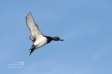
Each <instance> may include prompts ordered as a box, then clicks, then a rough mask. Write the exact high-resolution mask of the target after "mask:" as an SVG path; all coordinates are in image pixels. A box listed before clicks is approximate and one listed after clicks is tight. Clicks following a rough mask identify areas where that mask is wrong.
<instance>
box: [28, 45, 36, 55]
mask: <svg viewBox="0 0 112 74" xmlns="http://www.w3.org/2000/svg"><path fill="white" fill-rule="evenodd" d="M34 50H35V45H34V44H33V45H32V47H31V48H30V54H29V55H31V53H32V52H33V51H34Z"/></svg>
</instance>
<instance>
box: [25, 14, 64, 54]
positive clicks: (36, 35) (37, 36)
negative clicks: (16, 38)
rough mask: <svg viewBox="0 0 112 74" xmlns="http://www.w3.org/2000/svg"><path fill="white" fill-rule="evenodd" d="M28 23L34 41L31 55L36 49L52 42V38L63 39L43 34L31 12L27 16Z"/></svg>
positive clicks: (31, 38)
mask: <svg viewBox="0 0 112 74" xmlns="http://www.w3.org/2000/svg"><path fill="white" fill-rule="evenodd" d="M26 24H27V26H28V28H29V29H30V32H31V36H30V40H32V41H33V45H32V47H31V49H30V50H31V51H30V55H31V53H32V52H33V51H34V50H35V49H38V48H40V47H42V46H44V45H46V44H47V43H50V42H51V41H52V40H55V41H63V40H62V39H60V38H59V37H50V36H45V35H43V34H42V33H41V31H40V30H39V28H38V25H37V24H36V23H35V21H34V19H33V16H32V14H31V12H30V13H29V14H28V15H27V17H26Z"/></svg>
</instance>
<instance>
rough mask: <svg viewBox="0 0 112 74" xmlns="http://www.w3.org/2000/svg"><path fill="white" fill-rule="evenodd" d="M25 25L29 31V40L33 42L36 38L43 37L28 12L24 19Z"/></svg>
mask: <svg viewBox="0 0 112 74" xmlns="http://www.w3.org/2000/svg"><path fill="white" fill-rule="evenodd" d="M26 24H27V26H28V28H29V30H30V33H31V36H30V39H31V40H32V41H33V42H34V41H35V40H36V39H37V38H38V37H40V36H43V34H42V33H41V31H40V30H39V28H38V25H37V24H36V23H35V21H34V18H33V16H32V13H31V12H29V14H28V15H27V17H26Z"/></svg>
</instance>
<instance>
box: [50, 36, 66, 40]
mask: <svg viewBox="0 0 112 74" xmlns="http://www.w3.org/2000/svg"><path fill="white" fill-rule="evenodd" d="M52 39H53V40H54V41H64V39H61V38H60V37H58V36H56V37H52Z"/></svg>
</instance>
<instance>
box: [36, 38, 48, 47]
mask: <svg viewBox="0 0 112 74" xmlns="http://www.w3.org/2000/svg"><path fill="white" fill-rule="evenodd" d="M46 43H47V38H46V37H41V38H39V39H38V40H36V41H35V42H34V45H35V46H36V47H35V48H40V47H42V46H44V45H45V44H46Z"/></svg>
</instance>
